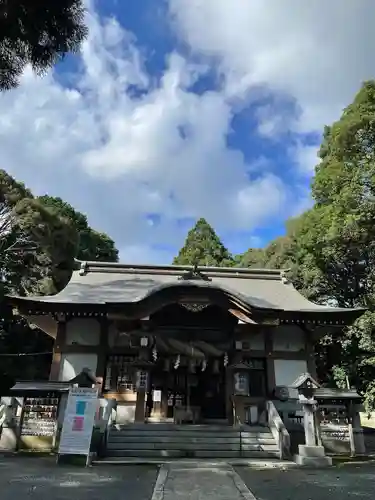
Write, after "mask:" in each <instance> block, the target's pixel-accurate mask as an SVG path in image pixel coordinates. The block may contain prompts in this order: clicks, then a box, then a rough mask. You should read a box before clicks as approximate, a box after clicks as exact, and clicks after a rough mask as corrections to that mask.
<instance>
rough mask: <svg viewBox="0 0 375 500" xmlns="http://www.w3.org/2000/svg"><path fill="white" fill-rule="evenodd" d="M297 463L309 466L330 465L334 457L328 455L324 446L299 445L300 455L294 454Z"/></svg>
mask: <svg viewBox="0 0 375 500" xmlns="http://www.w3.org/2000/svg"><path fill="white" fill-rule="evenodd" d="M294 461H295V463H296V464H297V465H304V466H307V467H330V466H331V465H332V458H331V457H326V454H325V451H324V447H323V446H309V445H306V444H300V445H298V455H295V456H294Z"/></svg>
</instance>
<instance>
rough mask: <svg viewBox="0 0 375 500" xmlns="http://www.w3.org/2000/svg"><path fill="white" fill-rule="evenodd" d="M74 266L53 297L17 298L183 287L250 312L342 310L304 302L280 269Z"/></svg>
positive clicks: (125, 297) (106, 297)
mask: <svg viewBox="0 0 375 500" xmlns="http://www.w3.org/2000/svg"><path fill="white" fill-rule="evenodd" d="M79 265H80V268H79V269H77V270H75V271H73V274H72V277H71V279H70V281H69V283H68V285H67V286H66V287H65V288H64V289H63V290H62V291H61V292H59V293H58V294H56V295H52V296H38V297H36V296H33V297H25V298H21V297H19V298H18V299H19V300H22V301H34V302H41V303H51V304H76V305H79V304H82V305H88V304H91V305H105V304H108V303H111V304H121V303H123V304H126V303H136V302H139V301H142V300H143V299H145V298H147V297H149V296H151V295H153V294H154V293H156V292H158V291H160V290H163V289H166V288H172V287H180V286H182V285H183V286H185V287H199V288H205V289H208V290H209V289H216V290H217V289H218V290H222V291H224V292H225V293H227V294H230V295H232V296H234V297H237V298H238V299H240V300H242V301H243V302H245V303H246V304H248V305H249V306H250V307H253V308H264V309H274V310H280V311H281V310H282V311H299V312H340V311H343V312H344V311H348V309H339V308H334V307H328V306H321V305H317V304H314V303H312V302H310V301H309V300H307V299H306V298H305V297H303V295H301V294H300V293H299V292H298V291H297V290H296V289H295V288H294V286H293V285H292V284H291V283H290V282H288V280H287V278H286V277H285V273H284V271H280V270H269V269H243V268H217V267H203V266H202V267H199V268H192V266H148V265H145V266H141V265H125V264H117V263H103V262H82V263H81V262H79ZM352 311H353V310H352Z"/></svg>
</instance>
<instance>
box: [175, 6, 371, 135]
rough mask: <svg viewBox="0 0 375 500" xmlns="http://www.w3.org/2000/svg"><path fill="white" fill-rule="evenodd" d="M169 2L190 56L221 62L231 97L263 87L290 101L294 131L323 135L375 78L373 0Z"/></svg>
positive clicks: (177, 27) (267, 117) (178, 30)
mask: <svg viewBox="0 0 375 500" xmlns="http://www.w3.org/2000/svg"><path fill="white" fill-rule="evenodd" d="M169 4H170V11H171V14H172V16H173V19H174V21H175V27H176V29H177V32H178V33H179V34H180V36H181V37H182V38H183V39H184V40H187V42H188V43H189V44H190V46H191V48H192V49H193V50H194V51H195V52H197V53H199V54H205V55H206V56H210V57H215V58H216V59H218V60H219V62H220V70H221V73H222V75H224V76H225V81H226V91H227V93H228V94H229V95H234V96H238V95H239V94H242V95H246V94H248V93H249V91H251V90H252V89H254V88H256V87H258V86H266V87H268V89H269V90H270V91H271V92H274V93H276V94H277V95H279V96H283V95H286V96H288V97H290V98H291V99H294V100H295V101H296V104H297V106H298V107H299V110H300V115H299V116H298V119H297V120H295V121H294V123H290V126H292V127H293V128H294V129H297V130H298V131H303V132H306V131H308V132H309V131H311V130H319V131H320V130H321V128H322V125H324V124H329V123H331V122H332V120H334V119H335V118H336V117H337V115H338V113H339V112H340V110H341V109H342V108H343V107H344V106H346V105H347V104H348V102H350V100H351V98H352V97H353V94H354V93H355V92H356V91H357V90H358V87H359V85H360V83H361V81H362V80H365V79H368V78H372V77H373V76H374V71H375V61H374V58H373V53H374V50H375V32H374V29H373V19H374V17H375V3H374V2H373V1H372V0H360V1H357V2H353V1H351V0H331V1H329V2H325V1H324V0H316V1H314V2H301V1H300V0H284V1H283V2H280V1H278V0H169ZM276 112H277V106H276ZM269 119H270V116H269V113H266V121H267V122H269ZM278 120H280V119H277V118H276V117H274V119H273V123H277V121H278ZM267 130H268V129H267Z"/></svg>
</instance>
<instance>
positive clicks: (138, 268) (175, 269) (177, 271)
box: [75, 260, 288, 281]
mask: <svg viewBox="0 0 375 500" xmlns="http://www.w3.org/2000/svg"><path fill="white" fill-rule="evenodd" d="M75 263H76V270H79V271H80V274H82V275H85V274H87V273H89V272H101V273H111V272H117V273H124V274H128V273H129V274H130V273H131V274H170V275H175V276H181V275H183V274H184V273H188V272H191V271H194V270H195V271H196V272H198V273H202V274H204V275H207V276H227V277H238V278H246V277H249V278H256V279H262V278H264V279H271V280H277V281H280V280H284V279H285V273H286V272H287V271H288V270H287V269H249V268H244V267H215V266H196V267H195V266H189V265H174V264H166V265H150V264H124V263H119V262H99V261H79V260H76V261H75Z"/></svg>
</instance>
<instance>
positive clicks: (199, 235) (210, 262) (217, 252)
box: [173, 218, 233, 267]
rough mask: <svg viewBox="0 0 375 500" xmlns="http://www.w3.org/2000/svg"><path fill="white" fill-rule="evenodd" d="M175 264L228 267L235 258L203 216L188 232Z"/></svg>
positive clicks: (174, 261)
mask: <svg viewBox="0 0 375 500" xmlns="http://www.w3.org/2000/svg"><path fill="white" fill-rule="evenodd" d="M173 264H179V265H199V266H220V267H226V266H232V265H233V258H232V256H231V255H230V253H229V252H228V250H227V249H226V248H225V246H224V245H223V243H222V242H221V240H220V238H219V237H218V236H217V234H216V233H215V231H214V230H213V228H212V227H211V226H210V225H209V224H208V222H207V221H206V220H205V219H203V218H201V219H199V220H198V222H197V223H196V224H195V226H194V227H193V228H192V229H191V230H190V231H189V232H188V235H187V238H186V240H185V244H184V246H183V247H182V248H181V250H180V251H179V253H178V256H177V257H175V258H174V260H173Z"/></svg>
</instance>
